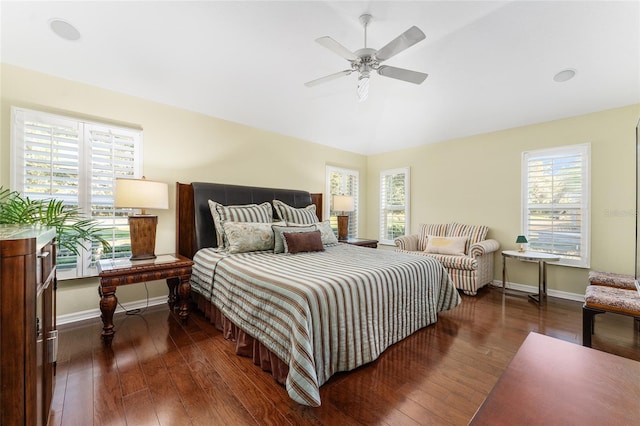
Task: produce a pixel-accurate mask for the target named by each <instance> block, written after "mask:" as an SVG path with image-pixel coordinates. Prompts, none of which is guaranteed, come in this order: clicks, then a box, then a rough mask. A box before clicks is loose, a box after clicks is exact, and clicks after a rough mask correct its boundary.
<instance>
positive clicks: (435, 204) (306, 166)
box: [0, 65, 640, 315]
mask: <svg viewBox="0 0 640 426" xmlns="http://www.w3.org/2000/svg"><path fill="white" fill-rule="evenodd" d="M0 80H1V86H0V89H1V92H0V94H1V109H0V127H1V130H0V138H1V144H0V184H1V185H3V186H5V187H8V186H9V145H10V143H9V140H10V139H9V130H10V126H9V125H8V124H9V121H10V107H11V106H22V107H27V108H35V109H39V110H44V111H49V112H54V113H63V114H64V113H68V114H71V115H74V116H81V117H85V118H88V119H92V120H97V121H107V122H110V123H114V124H120V125H129V126H134V127H138V128H142V129H143V130H144V148H143V151H144V174H145V175H146V176H147V177H148V178H149V179H155V180H160V181H165V182H169V183H171V185H170V190H171V194H170V199H171V202H170V208H169V210H166V211H159V212H158V213H159V227H158V242H157V248H156V252H157V253H166V252H172V251H173V250H174V246H175V237H174V232H175V223H174V222H175V219H174V217H175V206H174V202H173V198H174V186H173V182H176V181H181V182H191V181H215V182H224V183H233V184H241V185H245V184H246V185H258V186H267V187H283V188H298V189H305V190H309V191H311V192H324V189H325V187H324V185H325V166H326V165H327V164H329V165H334V166H340V167H348V168H353V169H357V170H359V171H360V173H361V175H360V176H361V190H362V193H361V204H360V205H361V206H362V207H361V211H360V214H361V217H362V220H361V221H360V234H361V235H362V236H364V237H369V238H376V237H377V235H378V214H377V212H378V202H379V199H378V190H379V188H378V185H379V184H378V181H379V173H380V171H381V170H384V169H391V168H396V167H403V166H409V167H411V203H412V206H411V218H412V222H411V229H412V230H413V231H414V232H415V231H416V230H417V228H418V225H419V224H420V223H423V222H449V221H458V222H464V223H477V224H486V225H488V226H489V227H490V228H491V231H490V234H489V236H490V237H491V238H495V239H497V240H498V241H499V242H500V243H501V246H502V249H511V248H514V247H515V243H514V241H515V236H516V235H518V233H519V231H520V160H521V154H522V152H523V151H525V150H531V149H538V148H545V147H553V146H562V145H570V144H577V143H584V142H590V143H591V153H592V208H591V212H592V223H591V231H592V234H591V235H592V241H593V242H592V248H591V267H592V268H593V269H602V270H607V271H614V272H623V273H633V261H634V259H633V249H634V247H633V246H634V215H633V214H634V211H635V210H634V191H635V186H634V182H635V180H634V179H635V173H634V171H635V169H634V165H635V162H634V158H635V125H636V121H637V119H638V116H640V105H634V106H629V107H625V108H619V109H615V110H609V111H602V112H598V113H594V114H589V115H584V116H579V117H573V118H568V119H564V120H557V121H552V122H548V123H542V124H537V125H533V126H526V127H520V128H516V129H509V130H504V131H500V132H495V133H490V134H484V135H478V136H473V137H468V138H461V139H455V140H451V141H447V142H444V143H439V144H433V145H424V146H421V147H418V148H413V149H407V150H401V151H395V152H391V153H386V154H380V155H373V156H369V157H365V156H362V155H357V154H353V153H349V152H346V151H341V150H336V149H333V148H328V147H324V146H321V145H317V144H313V143H309V142H307V141H303V140H299V139H295V138H291V137H287V136H282V135H278V134H274V133H271V132H266V131H262V130H258V129H254V128H250V127H247V126H242V125H239V124H235V123H231V122H228V121H224V120H220V119H216V118H212V117H208V116H205V115H202V114H198V113H194V112H190V111H186V110H182V109H178V108H173V107H170V106H166V105H161V104H158V103H154V102H149V101H145V100H142V99H138V98H135V97H131V96H125V95H122V94H118V93H114V92H110V91H107V90H102V89H99V88H96V87H92V86H87V85H83V84H79V83H75V82H71V81H67V80H62V79H59V78H56V77H52V76H49V75H44V74H40V73H36V72H32V71H28V70H24V69H21V68H16V67H13V66H9V65H2V66H1V67H0ZM495 259H496V262H497V265H499V262H500V256H499V255H496V258H495ZM500 271H501V268H500V267H499V266H498V267H497V268H496V273H495V274H496V279H498V278H499V276H500ZM586 277H587V270H585V269H577V268H568V267H558V266H551V267H550V268H549V287H550V288H552V289H557V290H560V291H565V292H569V293H575V294H582V293H583V292H584V287H585V285H586ZM536 279H537V278H536V269H535V267H534V265H531V264H524V263H518V264H514V266H513V267H510V268H509V276H508V280H509V281H512V282H516V283H522V284H529V285H535V284H536ZM96 287H97V280H95V279H86V280H72V281H65V282H62V283H61V284H60V288H59V291H58V313H59V314H62V315H64V314H71V313H75V312H81V311H84V310H91V309H95V308H96V307H97V304H98V296H97V292H96ZM149 288H150V296H151V297H154V296H161V295H164V294H166V289H165V286H164V285H158V283H154V284H153V285H151V286H150V287H149ZM118 295H119V297H120V301H121V302H127V301H134V300H140V299H144V297H145V292H144V288H143V286H141V285H133V286H129V287H125V288H121V289H119V290H118Z"/></svg>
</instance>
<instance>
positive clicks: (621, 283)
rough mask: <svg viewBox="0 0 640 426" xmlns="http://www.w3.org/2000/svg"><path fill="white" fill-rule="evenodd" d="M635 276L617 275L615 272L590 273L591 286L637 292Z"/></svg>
mask: <svg viewBox="0 0 640 426" xmlns="http://www.w3.org/2000/svg"><path fill="white" fill-rule="evenodd" d="M634 281H635V279H634V277H633V275H624V274H615V273H613V272H599V271H589V284H591V285H606V286H609V287H618V288H626V289H629V290H635V288H636V286H635V284H634Z"/></svg>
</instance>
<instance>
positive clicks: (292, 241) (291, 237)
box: [282, 231, 324, 253]
mask: <svg viewBox="0 0 640 426" xmlns="http://www.w3.org/2000/svg"><path fill="white" fill-rule="evenodd" d="M282 237H283V239H284V252H285V253H303V252H308V251H324V246H323V245H322V235H321V233H320V231H312V232H283V233H282Z"/></svg>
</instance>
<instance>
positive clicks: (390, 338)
mask: <svg viewBox="0 0 640 426" xmlns="http://www.w3.org/2000/svg"><path fill="white" fill-rule="evenodd" d="M194 261H195V265H194V268H193V274H192V277H191V285H192V290H194V291H197V292H198V293H200V294H201V295H203V296H205V297H207V298H208V299H209V300H211V302H212V303H213V304H214V305H215V306H216V307H217V308H218V309H220V310H221V311H222V313H223V314H224V315H225V316H227V317H228V318H229V319H230V320H231V321H232V322H233V323H235V324H236V325H237V326H238V327H240V328H241V329H243V330H244V331H245V332H247V333H249V334H250V335H251V336H253V337H254V338H256V339H258V340H259V341H260V342H261V343H262V344H264V345H265V346H266V347H267V348H268V349H269V350H271V351H272V352H274V353H275V354H276V355H277V356H278V357H279V358H280V359H281V360H283V361H284V362H285V363H288V365H289V376H288V377H287V381H286V389H287V392H288V393H289V396H290V397H291V398H292V399H293V400H295V401H297V402H299V403H301V404H305V405H311V406H319V405H320V391H319V387H320V386H321V385H322V384H323V383H325V382H326V381H327V380H328V379H329V378H330V377H331V375H332V374H334V373H336V372H339V371H348V370H352V369H354V368H356V367H358V366H360V365H363V364H366V363H368V362H371V361H373V360H375V359H376V358H378V356H379V355H380V354H381V353H382V352H383V351H384V350H385V349H386V348H387V347H389V346H391V345H392V344H394V343H396V342H398V341H400V340H402V339H404V338H405V337H407V336H409V335H410V334H412V333H413V332H415V331H416V330H419V329H420V328H423V327H425V326H427V325H429V324H432V323H434V322H436V320H437V313H438V312H440V311H443V310H447V309H452V308H454V307H456V306H457V305H458V304H459V303H460V301H461V299H460V296H459V295H458V293H457V291H456V289H455V288H454V286H453V284H452V283H451V280H450V278H449V276H448V274H447V272H446V270H445V269H444V268H443V267H442V266H441V265H440V263H438V262H437V261H435V260H434V259H431V258H429V257H425V256H414V255H408V254H403V253H395V252H391V251H385V250H373V249H370V248H364V247H357V246H352V245H347V244H339V245H337V246H333V247H327V248H326V250H325V251H324V252H315V253H298V254H294V255H287V254H273V253H271V252H252V253H241V254H233V255H229V254H226V253H223V252H217V251H216V250H215V249H202V250H200V251H199V252H198V253H196V255H195V257H194Z"/></svg>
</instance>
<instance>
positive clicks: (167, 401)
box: [142, 355, 192, 426]
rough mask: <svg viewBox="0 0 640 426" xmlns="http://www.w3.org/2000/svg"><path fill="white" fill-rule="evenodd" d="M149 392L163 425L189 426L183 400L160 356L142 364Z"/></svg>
mask: <svg viewBox="0 0 640 426" xmlns="http://www.w3.org/2000/svg"><path fill="white" fill-rule="evenodd" d="M142 371H143V373H144V375H145V378H146V381H147V384H148V386H149V392H150V394H151V398H152V400H153V404H154V406H155V407H156V414H157V416H158V421H159V422H160V424H161V425H166V426H172V425H175V426H183V425H184V426H187V425H191V424H192V423H191V420H190V419H189V415H188V413H187V410H186V409H185V407H184V404H183V403H182V399H181V398H180V395H179V393H178V390H177V389H176V388H175V385H174V384H173V382H172V381H171V378H170V376H169V372H168V371H167V368H166V366H165V364H164V362H163V361H162V357H161V356H160V355H158V356H156V357H155V358H151V359H147V360H146V361H144V362H143V363H142Z"/></svg>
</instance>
